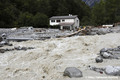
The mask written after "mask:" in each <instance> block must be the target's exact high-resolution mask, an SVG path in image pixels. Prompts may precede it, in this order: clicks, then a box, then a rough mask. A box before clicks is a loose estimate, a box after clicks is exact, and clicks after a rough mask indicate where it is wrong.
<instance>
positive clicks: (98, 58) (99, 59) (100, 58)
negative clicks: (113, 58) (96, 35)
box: [95, 56, 103, 63]
mask: <svg viewBox="0 0 120 80" xmlns="http://www.w3.org/2000/svg"><path fill="white" fill-rule="evenodd" d="M95 61H96V62H97V63H101V62H103V58H102V57H100V56H98V57H97V58H95Z"/></svg>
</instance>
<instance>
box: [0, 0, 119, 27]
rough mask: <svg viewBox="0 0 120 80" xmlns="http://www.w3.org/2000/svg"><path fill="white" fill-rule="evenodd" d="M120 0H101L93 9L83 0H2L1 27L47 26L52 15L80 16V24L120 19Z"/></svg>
mask: <svg viewBox="0 0 120 80" xmlns="http://www.w3.org/2000/svg"><path fill="white" fill-rule="evenodd" d="M119 4H120V1H119V0H101V1H100V3H96V5H95V6H94V7H92V8H90V7H89V6H87V5H86V4H85V3H84V2H83V1H82V0H0V27H2V28H5V27H20V26H34V27H48V26H49V23H48V21H49V18H50V17H52V16H63V15H68V14H72V15H78V17H79V19H80V21H81V25H102V24H111V23H114V22H118V21H120V5H119Z"/></svg>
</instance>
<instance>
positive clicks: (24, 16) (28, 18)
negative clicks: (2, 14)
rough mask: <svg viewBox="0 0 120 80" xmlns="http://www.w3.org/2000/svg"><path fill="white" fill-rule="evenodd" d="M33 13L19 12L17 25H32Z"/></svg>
mask: <svg viewBox="0 0 120 80" xmlns="http://www.w3.org/2000/svg"><path fill="white" fill-rule="evenodd" d="M32 20H33V15H32V14H31V13H29V12H25V13H22V12H21V13H20V15H19V18H18V21H17V22H18V25H19V26H31V25H33V22H32Z"/></svg>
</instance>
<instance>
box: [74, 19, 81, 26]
mask: <svg viewBox="0 0 120 80" xmlns="http://www.w3.org/2000/svg"><path fill="white" fill-rule="evenodd" d="M79 24H80V21H79V19H78V18H75V24H74V25H73V26H74V27H76V28H79Z"/></svg>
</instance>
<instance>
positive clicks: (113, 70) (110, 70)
mask: <svg viewBox="0 0 120 80" xmlns="http://www.w3.org/2000/svg"><path fill="white" fill-rule="evenodd" d="M104 72H105V73H106V74H107V75H113V76H120V67H118V66H117V67H114V66H107V67H106V68H105V71H104Z"/></svg>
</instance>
